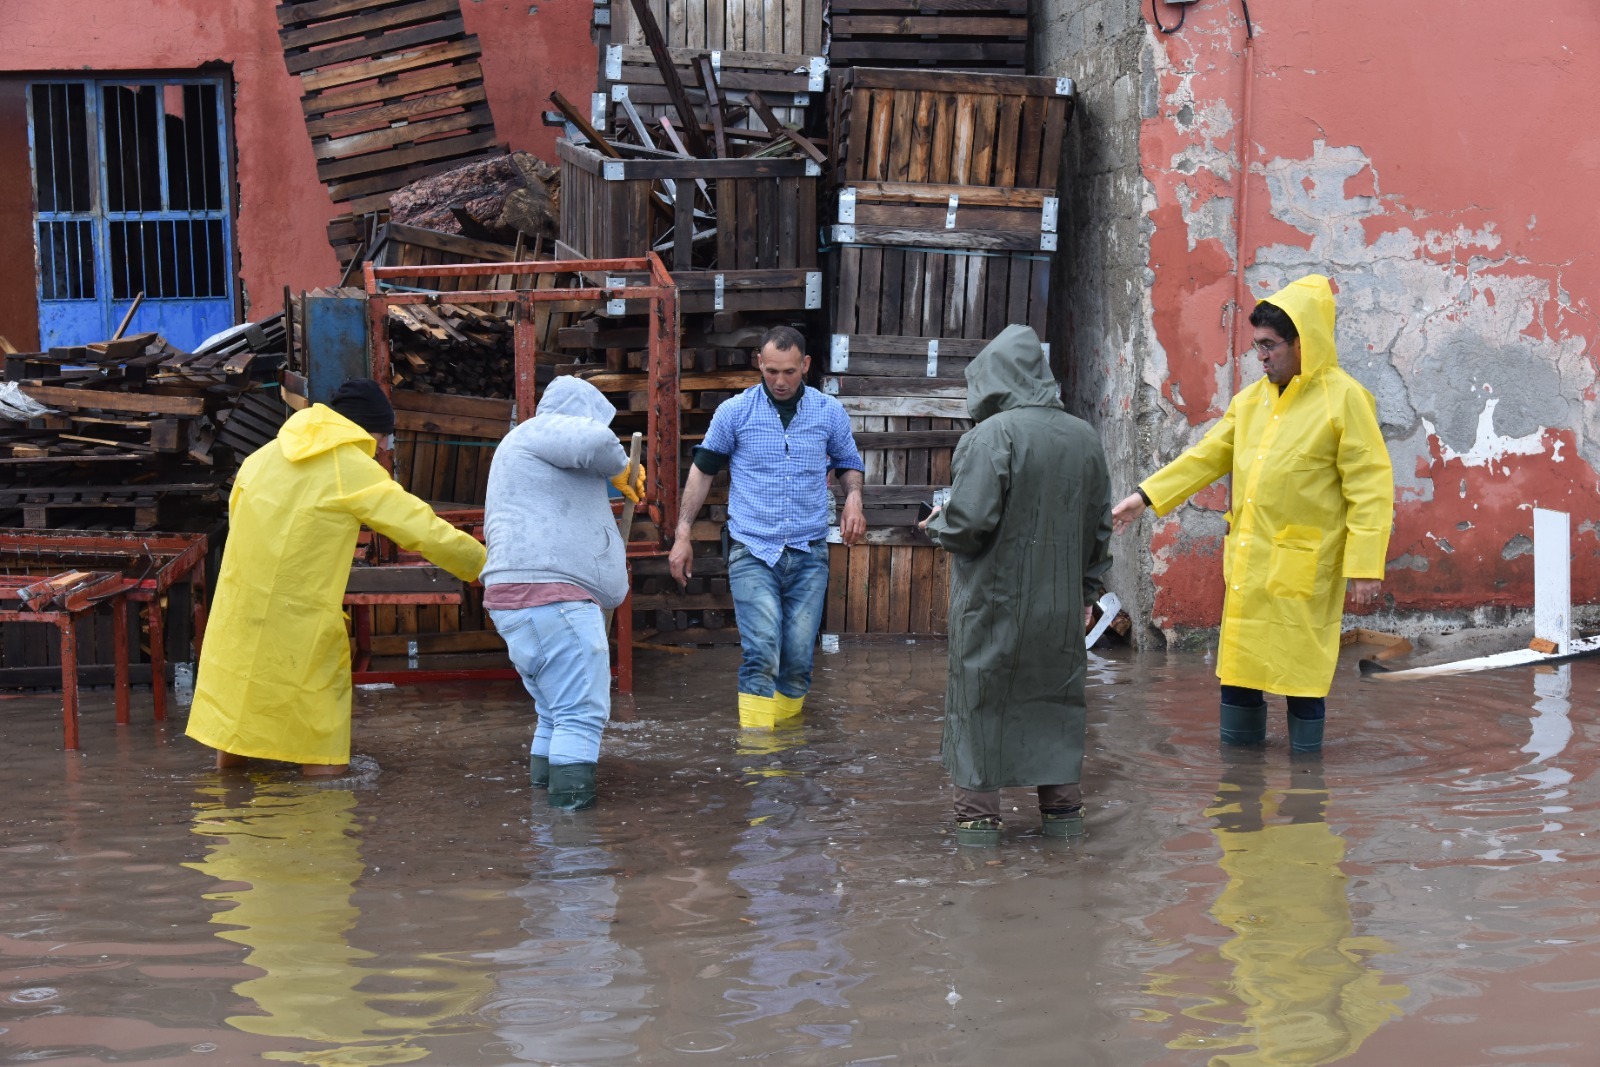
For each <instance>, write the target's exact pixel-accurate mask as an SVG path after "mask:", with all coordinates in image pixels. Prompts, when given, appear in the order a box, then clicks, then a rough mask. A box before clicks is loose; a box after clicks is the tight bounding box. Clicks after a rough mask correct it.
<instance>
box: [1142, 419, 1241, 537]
mask: <svg viewBox="0 0 1600 1067" xmlns="http://www.w3.org/2000/svg"><path fill="white" fill-rule="evenodd" d="M1234 429H1235V419H1234V413H1233V405H1232V404H1229V405H1228V410H1227V411H1226V412H1224V413H1223V416H1222V421H1220V422H1218V423H1217V424H1216V425H1215V426H1213V427H1211V429H1210V430H1207V431H1206V435H1205V436H1204V437H1202V438H1201V439H1200V441H1199V443H1198V444H1196V445H1195V446H1194V447H1193V448H1191V449H1189V450H1188V451H1187V452H1185V453H1184V454H1183V455H1181V456H1179V457H1178V458H1177V459H1175V460H1173V461H1172V462H1171V463H1168V464H1167V465H1166V466H1165V467H1162V468H1161V469H1160V470H1158V471H1156V472H1155V473H1154V474H1152V475H1151V476H1150V477H1148V478H1146V479H1145V480H1144V481H1143V482H1141V483H1139V488H1141V489H1143V490H1144V492H1145V495H1146V496H1148V497H1149V498H1150V508H1151V510H1153V511H1154V512H1155V513H1156V514H1157V515H1165V514H1167V512H1169V511H1171V510H1172V509H1173V508H1175V507H1177V506H1178V505H1179V504H1181V503H1183V502H1184V501H1185V500H1188V499H1189V498H1190V497H1191V496H1193V495H1194V494H1196V493H1198V492H1199V491H1200V490H1202V489H1204V488H1205V487H1206V486H1208V485H1210V484H1211V483H1212V482H1214V481H1216V480H1217V479H1218V478H1220V477H1222V476H1223V475H1224V474H1228V473H1231V472H1232V470H1233V434H1234Z"/></svg>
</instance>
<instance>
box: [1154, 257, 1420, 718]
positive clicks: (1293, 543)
mask: <svg viewBox="0 0 1600 1067" xmlns="http://www.w3.org/2000/svg"><path fill="white" fill-rule="evenodd" d="M1264 302H1266V303H1271V304H1274V305H1276V306H1277V307H1279V308H1282V309H1283V310H1284V311H1285V312H1286V313H1287V314H1288V315H1289V318H1291V319H1292V320H1294V325H1295V329H1297V330H1299V331H1300V360H1301V370H1300V373H1299V374H1298V375H1296V376H1295V377H1294V378H1293V379H1291V380H1290V382H1289V384H1288V385H1287V386H1285V387H1284V389H1283V392H1282V393H1281V394H1280V393H1279V392H1278V388H1277V386H1275V385H1273V384H1272V383H1271V382H1270V381H1268V380H1267V379H1266V378H1262V379H1261V380H1260V381H1258V382H1256V383H1255V384H1253V385H1251V386H1249V387H1248V388H1246V389H1244V390H1242V391H1240V393H1239V395H1238V396H1235V397H1234V398H1233V402H1232V403H1230V404H1229V405H1228V410H1227V413H1226V414H1224V415H1223V416H1222V421H1221V422H1219V423H1217V424H1216V425H1215V426H1213V427H1212V428H1211V429H1210V431H1209V432H1207V433H1206V435H1205V437H1204V438H1202V439H1201V441H1200V443H1199V444H1197V445H1195V446H1194V447H1193V448H1191V449H1189V451H1187V452H1185V453H1184V454H1183V455H1181V456H1179V457H1178V458H1177V459H1175V460H1173V461H1172V462H1171V463H1169V464H1167V466H1165V467H1163V468H1162V469H1161V470H1160V471H1158V472H1157V473H1156V474H1155V475H1153V476H1152V477H1150V478H1147V479H1146V480H1145V481H1144V482H1143V484H1142V485H1141V486H1140V488H1141V489H1143V490H1144V492H1145V495H1146V496H1148V497H1149V498H1150V506H1151V507H1152V508H1153V509H1154V510H1155V513H1156V514H1157V515H1165V514H1167V513H1168V512H1170V511H1171V510H1172V509H1173V508H1175V507H1177V506H1178V505H1179V504H1181V503H1183V502H1184V501H1185V500H1187V499H1188V498H1189V497H1190V496H1191V495H1192V494H1193V493H1195V492H1198V491H1199V490H1200V489H1203V488H1205V487H1206V486H1208V485H1210V484H1211V483H1212V482H1214V481H1216V480H1217V479H1218V478H1220V477H1222V476H1223V475H1224V474H1228V473H1230V472H1231V473H1232V474H1233V504H1232V510H1231V511H1229V513H1228V538H1227V544H1226V547H1225V549H1224V552H1223V563H1222V580H1223V582H1224V584H1225V585H1226V590H1225V593H1224V600H1223V606H1222V635H1221V639H1220V643H1219V648H1218V652H1217V677H1219V678H1221V679H1222V684H1223V685H1237V686H1245V687H1248V688H1250V689H1261V690H1264V691H1266V692H1269V693H1280V694H1283V695H1285V696H1302V697H1321V696H1326V695H1327V694H1328V689H1329V687H1330V686H1331V685H1332V684H1333V669H1334V666H1335V664H1336V663H1337V661H1338V658H1339V626H1340V622H1341V620H1342V619H1343V617H1344V595H1345V580H1346V579H1348V578H1376V579H1380V580H1381V579H1382V578H1383V573H1384V571H1383V568H1384V561H1385V559H1386V557H1387V554H1388V550H1389V531H1390V526H1391V524H1392V522H1393V517H1394V470H1393V468H1392V467H1391V466H1390V463H1389V451H1388V449H1387V448H1386V447H1385V446H1384V443H1383V432H1382V431H1381V430H1380V429H1379V428H1378V413H1377V404H1376V403H1375V402H1374V401H1373V399H1372V394H1371V393H1369V392H1367V390H1366V389H1364V388H1363V387H1362V386H1361V383H1359V382H1357V381H1356V380H1355V379H1354V378H1352V377H1350V375H1348V374H1346V373H1345V372H1344V371H1343V370H1341V369H1340V368H1339V355H1338V352H1337V351H1336V350H1335V349H1334V344H1333V317H1334V304H1333V291H1332V290H1331V289H1330V288H1329V286H1328V279H1327V278H1325V277H1323V276H1322V275H1320V274H1311V275H1307V276H1306V277H1304V278H1301V279H1299V280H1298V281H1294V282H1290V283H1289V284H1288V285H1287V286H1285V287H1284V288H1283V289H1281V290H1279V291H1278V292H1276V293H1274V294H1273V295H1272V296H1269V297H1267V299H1266V301H1264Z"/></svg>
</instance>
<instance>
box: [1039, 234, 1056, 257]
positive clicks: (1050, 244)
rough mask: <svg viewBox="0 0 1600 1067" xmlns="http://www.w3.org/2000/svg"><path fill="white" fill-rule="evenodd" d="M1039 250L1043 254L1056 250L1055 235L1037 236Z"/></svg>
mask: <svg viewBox="0 0 1600 1067" xmlns="http://www.w3.org/2000/svg"><path fill="white" fill-rule="evenodd" d="M1039 249H1040V250H1041V251H1044V252H1054V251H1055V250H1056V235H1055V234H1053V233H1041V234H1040V235H1039Z"/></svg>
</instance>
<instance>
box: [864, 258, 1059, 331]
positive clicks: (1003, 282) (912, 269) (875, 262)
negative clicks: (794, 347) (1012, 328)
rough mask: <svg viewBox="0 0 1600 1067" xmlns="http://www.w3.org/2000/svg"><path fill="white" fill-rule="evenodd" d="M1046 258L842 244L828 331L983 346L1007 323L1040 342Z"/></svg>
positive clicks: (1046, 289)
mask: <svg viewBox="0 0 1600 1067" xmlns="http://www.w3.org/2000/svg"><path fill="white" fill-rule="evenodd" d="M1051 262H1052V258H1051V256H1050V254H1048V253H1045V254H1040V255H1028V254H1024V253H1021V252H1000V253H982V252H958V251H953V250H941V249H918V248H884V247H881V246H871V245H846V246H843V247H840V248H838V249H837V250H836V252H835V270H836V273H835V275H834V286H833V292H834V294H835V297H834V302H833V332H834V333H835V334H849V335H881V336H889V337H895V336H898V337H906V338H914V339H919V340H920V343H921V344H922V346H923V351H924V352H926V350H927V348H926V346H927V342H928V340H929V339H935V338H966V339H969V340H986V339H988V338H991V337H993V336H995V335H996V334H998V333H999V332H1000V331H1001V330H1003V329H1005V328H1006V327H1007V326H1009V325H1011V324H1012V323H1018V322H1020V323H1024V324H1026V325H1028V326H1032V327H1033V328H1034V330H1035V331H1036V332H1037V333H1038V334H1039V335H1040V336H1041V337H1042V336H1044V335H1045V316H1046V311H1047V309H1048V304H1049V297H1050V268H1051Z"/></svg>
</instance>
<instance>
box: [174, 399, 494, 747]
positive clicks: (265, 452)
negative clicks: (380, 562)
mask: <svg viewBox="0 0 1600 1067" xmlns="http://www.w3.org/2000/svg"><path fill="white" fill-rule="evenodd" d="M375 451H376V445H375V442H374V441H373V439H372V435H371V434H369V433H367V431H365V430H363V429H362V428H361V427H359V426H357V425H356V424H355V423H353V422H351V421H350V420H349V419H347V418H345V417H344V416H343V415H340V414H338V413H337V412H335V411H334V410H333V409H332V408H328V407H324V406H323V405H321V404H316V405H313V406H312V407H309V408H307V409H305V410H304V411H299V412H296V413H295V414H294V415H293V416H291V417H290V419H289V421H288V422H286V423H284V424H283V429H282V430H280V431H279V432H278V437H277V439H276V440H274V441H271V442H269V443H268V444H266V445H264V446H262V447H261V448H260V449H259V450H257V451H256V452H255V453H254V454H252V455H251V456H250V458H249V459H247V460H245V461H244V464H243V465H242V466H241V467H240V468H239V475H238V477H237V478H236V479H235V481H234V486H233V494H232V496H231V497H230V498H229V500H228V521H229V530H228V547H227V550H226V551H225V552H224V553H223V557H222V574H221V576H220V577H219V578H218V580H217V592H216V598H215V600H214V601H213V603H212V606H211V619H210V623H209V625H208V626H207V628H206V640H205V644H204V647H203V649H202V651H201V654H200V669H199V673H198V676H197V677H196V679H195V695H194V706H193V708H192V709H191V710H190V712H189V726H188V730H187V731H186V732H187V733H188V735H189V736H190V737H192V738H194V739H195V740H196V741H199V742H200V743H201V744H204V745H210V746H211V747H212V748H219V749H222V750H223V751H225V752H232V753H234V754H235V755H240V756H254V757H257V758H260V759H274V760H284V761H287V762H289V763H327V764H338V763H347V762H349V759H350V644H349V639H348V637H347V635H346V631H345V621H344V610H343V607H342V601H343V599H344V590H345V585H346V584H347V583H348V581H349V578H350V563H351V559H352V557H353V554H354V552H355V544H356V535H357V533H358V532H359V531H360V528H361V525H362V524H363V523H365V524H366V525H367V526H370V527H371V528H372V529H374V530H377V531H378V532H379V533H381V534H384V535H386V536H388V537H390V538H393V539H394V540H395V541H396V542H397V543H399V544H400V545H401V546H402V547H404V548H406V549H409V550H412V551H415V552H420V553H422V554H423V555H424V556H426V557H427V558H428V559H430V560H432V561H433V562H434V563H436V564H438V565H439V566H441V567H443V568H444V569H445V570H447V571H449V572H450V573H451V574H454V575H455V576H456V577H458V578H461V579H462V580H464V581H472V580H474V579H476V578H477V577H478V572H479V571H480V570H482V568H483V559H484V548H483V545H482V544H480V543H479V542H478V541H477V540H476V539H474V538H473V537H472V536H471V535H469V534H465V533H462V532H461V531H459V530H457V529H455V528H454V527H453V526H451V525H450V524H449V523H447V522H445V521H444V520H443V519H441V518H439V517H438V516H437V515H435V514H434V513H433V511H432V509H430V508H429V507H428V505H427V504H425V503H423V502H422V501H421V500H418V499H417V498H416V497H414V496H412V495H411V494H410V493H408V492H406V491H405V490H404V489H402V488H400V486H399V484H398V483H396V482H395V481H394V480H393V479H391V478H390V477H389V473H388V472H387V471H385V470H384V469H383V468H382V467H380V466H379V465H378V464H377V463H376V462H375V461H374V460H373V458H372V457H373V453H374V452H375Z"/></svg>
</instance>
